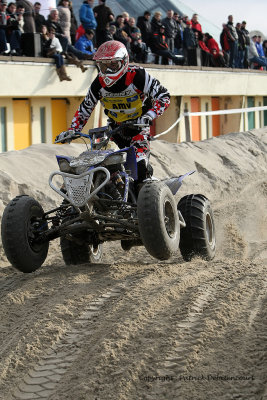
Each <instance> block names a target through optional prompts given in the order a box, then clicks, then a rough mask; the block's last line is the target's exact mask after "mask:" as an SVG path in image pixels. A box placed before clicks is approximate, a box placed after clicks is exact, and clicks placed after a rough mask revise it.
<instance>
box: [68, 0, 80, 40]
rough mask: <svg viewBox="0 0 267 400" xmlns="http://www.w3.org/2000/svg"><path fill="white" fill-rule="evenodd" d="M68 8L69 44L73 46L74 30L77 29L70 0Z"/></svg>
mask: <svg viewBox="0 0 267 400" xmlns="http://www.w3.org/2000/svg"><path fill="white" fill-rule="evenodd" d="M69 9H70V40H71V44H72V45H73V46H74V45H75V36H76V31H77V29H78V23H77V19H76V17H75V14H74V11H73V6H72V1H69Z"/></svg>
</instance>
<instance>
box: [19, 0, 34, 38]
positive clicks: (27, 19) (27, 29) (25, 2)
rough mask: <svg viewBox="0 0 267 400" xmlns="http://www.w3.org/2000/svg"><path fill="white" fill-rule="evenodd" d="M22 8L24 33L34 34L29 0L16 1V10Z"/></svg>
mask: <svg viewBox="0 0 267 400" xmlns="http://www.w3.org/2000/svg"><path fill="white" fill-rule="evenodd" d="M18 7H23V8H24V9H25V13H24V15H23V18H24V26H23V30H24V33H34V32H35V20H34V15H35V13H34V8H33V5H32V3H31V2H30V1H29V0H17V8H18Z"/></svg>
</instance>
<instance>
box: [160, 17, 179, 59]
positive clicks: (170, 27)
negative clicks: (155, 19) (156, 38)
mask: <svg viewBox="0 0 267 400" xmlns="http://www.w3.org/2000/svg"><path fill="white" fill-rule="evenodd" d="M161 22H162V24H163V25H164V26H165V35H166V42H167V45H168V48H169V50H170V51H172V52H173V51H174V37H175V34H176V23H175V21H174V19H173V10H168V11H167V16H166V18H163V19H162V20H161Z"/></svg>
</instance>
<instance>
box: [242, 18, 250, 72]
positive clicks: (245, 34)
mask: <svg viewBox="0 0 267 400" xmlns="http://www.w3.org/2000/svg"><path fill="white" fill-rule="evenodd" d="M246 25H247V23H246V21H242V24H241V32H242V33H243V35H244V37H245V42H246V44H245V51H244V68H248V48H249V45H250V37H249V31H248V30H247V29H246Z"/></svg>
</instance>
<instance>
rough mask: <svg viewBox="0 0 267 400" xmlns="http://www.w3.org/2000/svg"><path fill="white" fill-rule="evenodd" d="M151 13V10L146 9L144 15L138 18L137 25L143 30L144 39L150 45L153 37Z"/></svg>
mask: <svg viewBox="0 0 267 400" xmlns="http://www.w3.org/2000/svg"><path fill="white" fill-rule="evenodd" d="M150 17H151V14H150V12H149V11H145V12H144V15H143V16H142V17H141V16H140V17H138V18H137V24H136V25H137V27H138V28H139V29H140V31H141V36H142V40H143V41H144V42H145V43H146V45H147V46H149V43H150V39H151V23H150Z"/></svg>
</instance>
